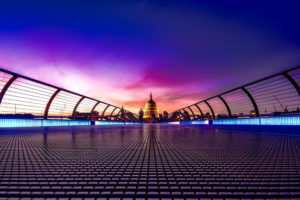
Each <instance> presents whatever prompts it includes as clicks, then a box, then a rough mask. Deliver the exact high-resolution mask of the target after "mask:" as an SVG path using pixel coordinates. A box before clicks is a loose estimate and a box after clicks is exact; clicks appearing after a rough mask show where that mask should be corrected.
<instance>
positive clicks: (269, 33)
mask: <svg viewBox="0 0 300 200" xmlns="http://www.w3.org/2000/svg"><path fill="white" fill-rule="evenodd" d="M299 6H300V3H298V2H297V1H289V0H286V1H261V0H260V1H254V0H253V1H230V0H229V1H223V0H222V1H201V0H198V1H196V0H184V1H183V0H182V1H179V0H173V1H171V0H163V1H162V0H161V1H158V0H132V1H125V0H123V1H114V0H109V1H101V0H99V1H98V0H84V1H83V0H59V1H56V0H51V1H48V0H45V1H40V0H39V1H32V0H27V1H21V0H20V1H16V0H0V66H1V68H4V69H7V70H10V71H13V72H17V73H20V74H23V75H26V76H29V77H32V78H35V79H38V80H42V81H45V82H47V83H50V84H54V85H57V86H60V87H63V88H66V89H69V90H72V91H75V92H78V93H81V94H83V95H86V96H90V97H93V98H96V99H99V100H102V101H106V102H108V103H111V104H114V105H118V106H124V107H125V108H126V109H128V110H130V111H133V112H138V110H139V109H140V108H144V106H145V103H146V101H147V100H148V99H149V93H150V91H152V93H153V98H154V100H155V101H156V102H157V104H158V106H159V109H160V111H161V112H162V111H164V110H166V111H168V112H172V111H175V110H177V109H179V108H181V107H183V106H186V105H189V104H192V103H196V102H198V101H200V100H203V99H205V98H208V97H210V96H213V95H216V94H218V93H220V92H224V91H226V90H229V89H232V88H234V87H237V86H239V85H241V84H245V83H248V82H250V81H254V80H257V79H259V78H263V77H265V76H267V75H271V74H274V73H277V72H280V71H283V70H286V69H289V68H292V67H295V66H299V65H300V37H299V35H300V26H299V20H300V16H299V14H298V10H299V9H298V8H299Z"/></svg>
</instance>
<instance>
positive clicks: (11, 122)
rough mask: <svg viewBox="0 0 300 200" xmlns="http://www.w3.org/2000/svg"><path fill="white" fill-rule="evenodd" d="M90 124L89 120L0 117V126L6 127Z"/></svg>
mask: <svg viewBox="0 0 300 200" xmlns="http://www.w3.org/2000/svg"><path fill="white" fill-rule="evenodd" d="M79 125H91V122H90V121H76V120H54V119H53V120H52V119H50V120H44V119H0V128H8V127H43V126H79Z"/></svg>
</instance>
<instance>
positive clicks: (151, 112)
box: [143, 93, 159, 123]
mask: <svg viewBox="0 0 300 200" xmlns="http://www.w3.org/2000/svg"><path fill="white" fill-rule="evenodd" d="M143 118H144V120H145V122H147V123H155V122H157V121H158V119H159V111H158V107H157V105H156V102H155V101H153V99H152V93H150V99H149V101H147V103H146V105H145V110H144V116H143Z"/></svg>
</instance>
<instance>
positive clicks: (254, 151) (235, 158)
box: [0, 125, 300, 199]
mask: <svg viewBox="0 0 300 200" xmlns="http://www.w3.org/2000/svg"><path fill="white" fill-rule="evenodd" d="M24 130H26V131H25V132H26V133H25V132H24V131H22V130H19V131H17V132H18V134H13V133H14V132H16V131H11V133H8V132H5V133H6V134H4V135H3V131H2V132H1V136H0V162H1V163H0V199H8V198H9V197H10V198H12V199H18V198H20V199H23V198H27V197H28V198H29V197H34V198H36V199H42V198H51V199H56V198H59V199H60V198H61V199H72V198H74V199H80V198H87V197H89V198H91V199H97V198H99V199H103V198H115V199H120V198H128V199H133V198H135V199H144V198H153V199H158V198H163V199H164V198H165V199H171V198H178V199H197V198H231V199H232V198H236V199H237V198H294V199H297V198H300V137H299V136H283V135H276V134H273V135H272V134H262V133H259V132H258V133H254V132H252V133H247V132H238V131H234V132H233V131H232V132H231V131H227V130H220V129H203V128H201V127H198V126H178V125H144V126H140V125H133V126H105V127H104V126H103V127H72V128H66V129H63V128H48V129H47V128H35V129H24ZM22 132H24V133H22ZM28 198H27V199H28Z"/></svg>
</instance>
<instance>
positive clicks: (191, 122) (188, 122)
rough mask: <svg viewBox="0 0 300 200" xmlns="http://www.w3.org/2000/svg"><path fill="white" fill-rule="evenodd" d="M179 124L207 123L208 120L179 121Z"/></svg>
mask: <svg viewBox="0 0 300 200" xmlns="http://www.w3.org/2000/svg"><path fill="white" fill-rule="evenodd" d="M180 124H208V120H199V121H187V122H180Z"/></svg>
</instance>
